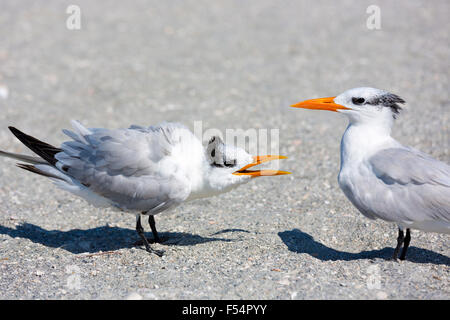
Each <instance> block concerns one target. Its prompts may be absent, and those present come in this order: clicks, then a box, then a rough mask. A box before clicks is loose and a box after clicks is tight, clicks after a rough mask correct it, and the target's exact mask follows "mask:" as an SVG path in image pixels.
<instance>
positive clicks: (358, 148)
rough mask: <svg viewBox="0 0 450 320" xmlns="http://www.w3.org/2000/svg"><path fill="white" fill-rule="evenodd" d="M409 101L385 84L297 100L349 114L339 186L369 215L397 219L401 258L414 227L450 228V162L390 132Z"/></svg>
mask: <svg viewBox="0 0 450 320" xmlns="http://www.w3.org/2000/svg"><path fill="white" fill-rule="evenodd" d="M404 102H405V101H404V100H403V99H402V98H400V97H399V96H397V95H395V94H392V93H389V92H386V91H383V90H379V89H374V88H355V89H350V90H348V91H346V92H344V93H342V94H340V95H338V96H337V97H330V98H320V99H312V100H306V101H303V102H300V103H297V104H294V105H292V107H295V108H305V109H319V110H330V111H335V112H340V113H343V114H345V115H346V116H347V117H348V119H349V125H348V127H347V129H346V130H345V133H344V135H343V137H342V141H341V168H340V172H339V176H338V182H339V186H340V187H341V189H342V190H343V191H344V193H345V195H346V196H347V198H348V199H349V200H350V201H351V202H352V204H353V205H354V206H355V207H356V208H357V209H358V210H359V211H360V212H361V213H362V214H363V215H365V216H366V217H368V218H370V219H376V218H380V219H383V220H386V221H390V222H394V223H396V224H397V226H398V229H399V231H398V238H397V246H396V248H395V250H394V254H393V259H397V257H398V254H399V250H400V248H401V246H402V245H403V250H402V252H401V255H400V259H401V260H404V259H405V256H406V251H407V250H408V246H409V242H410V239H411V235H410V229H419V230H423V231H427V232H439V233H447V234H449V233H450V166H449V165H447V164H445V163H443V162H441V161H438V160H435V159H433V158H432V157H430V156H429V155H427V154H425V153H423V152H421V151H418V150H416V149H413V148H411V147H407V146H403V145H401V144H400V143H399V142H397V141H396V140H394V139H393V138H392V137H391V127H392V125H393V123H394V120H395V119H396V116H397V114H398V113H399V111H400V110H401V107H400V106H399V104H403V103H404ZM405 229H406V236H405V235H404V230H405Z"/></svg>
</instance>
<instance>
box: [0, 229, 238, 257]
mask: <svg viewBox="0 0 450 320" xmlns="http://www.w3.org/2000/svg"><path fill="white" fill-rule="evenodd" d="M0 234H6V235H9V236H10V237H12V238H24V239H28V240H31V241H32V242H34V243H40V244H42V245H44V246H46V247H51V248H61V249H64V250H66V251H69V252H71V253H75V254H78V253H95V252H99V251H114V250H119V249H123V248H131V247H134V246H135V242H136V240H138V238H139V237H138V235H137V233H136V231H135V230H132V229H126V228H120V227H109V226H102V227H97V228H91V229H87V230H81V229H73V230H69V231H60V230H46V229H43V228H41V227H39V226H36V225H34V224H30V223H24V224H21V225H18V226H16V228H15V229H13V228H9V227H5V226H0ZM159 235H160V237H161V238H162V239H168V240H167V241H165V242H163V243H162V244H163V245H168V246H170V245H177V246H193V245H197V244H201V243H205V242H211V241H225V242H231V241H236V240H234V239H225V238H215V237H202V236H199V235H195V234H191V233H185V232H159ZM148 238H149V239H152V236H151V234H150V235H149V237H148Z"/></svg>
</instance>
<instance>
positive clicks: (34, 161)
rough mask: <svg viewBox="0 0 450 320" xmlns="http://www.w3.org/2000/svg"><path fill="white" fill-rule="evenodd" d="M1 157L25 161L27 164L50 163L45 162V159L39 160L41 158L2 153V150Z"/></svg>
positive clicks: (0, 151)
mask: <svg viewBox="0 0 450 320" xmlns="http://www.w3.org/2000/svg"><path fill="white" fill-rule="evenodd" d="M0 156H3V157H7V158H12V159H16V160H19V161H25V162H28V163H32V164H47V163H48V162H47V161H45V160H44V159H42V158H39V157H31V156H27V155H24V154H18V153H12V152H6V151H2V150H0Z"/></svg>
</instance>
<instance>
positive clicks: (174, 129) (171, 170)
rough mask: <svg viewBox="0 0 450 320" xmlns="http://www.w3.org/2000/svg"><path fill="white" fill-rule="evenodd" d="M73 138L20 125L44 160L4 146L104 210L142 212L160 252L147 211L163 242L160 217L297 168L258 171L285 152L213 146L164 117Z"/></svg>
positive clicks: (77, 128) (83, 131)
mask: <svg viewBox="0 0 450 320" xmlns="http://www.w3.org/2000/svg"><path fill="white" fill-rule="evenodd" d="M72 126H73V128H74V130H73V131H69V130H63V132H64V133H65V134H66V135H67V136H69V137H70V138H71V139H72V140H70V141H67V142H64V143H62V145H61V147H59V148H57V147H54V146H52V145H49V144H47V143H45V142H42V141H40V140H38V139H36V138H34V137H32V136H29V135H27V134H25V133H23V132H21V131H19V130H18V129H16V128H13V127H9V128H10V130H11V132H12V133H13V134H14V135H15V136H16V137H17V138H18V139H19V140H20V141H21V142H22V143H23V144H25V145H26V146H27V147H28V148H30V149H31V150H32V151H33V152H34V153H36V154H37V155H38V156H39V157H33V156H28V155H22V154H16V153H10V152H5V151H0V155H2V156H6V157H10V158H14V159H16V160H19V161H21V162H25V163H18V166H19V167H20V168H22V169H25V170H28V171H31V172H33V173H37V174H39V175H42V176H45V177H48V178H50V179H52V180H53V181H54V182H55V184H56V185H57V186H58V187H60V188H62V189H64V190H66V191H70V192H71V193H73V194H75V195H77V196H80V197H82V198H84V199H85V200H87V201H88V202H89V203H91V204H93V205H95V206H97V207H113V208H117V209H119V210H123V211H129V212H133V213H136V231H137V233H138V234H139V236H140V238H141V239H142V241H143V243H144V245H145V247H146V250H147V251H148V252H151V253H155V254H157V255H159V256H161V255H162V253H163V251H159V250H154V249H152V248H151V246H150V244H149V241H148V240H147V239H146V237H145V236H144V229H143V228H142V225H141V214H142V215H148V216H149V224H150V227H151V230H152V233H153V237H154V240H155V241H156V242H159V241H160V238H159V237H158V233H157V231H156V227H155V220H154V215H155V214H158V213H160V212H163V211H165V210H168V209H170V208H174V207H176V206H177V205H179V204H180V203H182V202H184V201H188V200H194V199H198V198H204V197H210V196H213V195H217V194H220V193H224V192H227V191H230V190H231V189H233V188H235V187H237V186H239V185H241V184H243V183H246V182H248V181H250V179H251V178H255V177H260V176H275V175H283V174H288V173H289V172H285V171H278V170H251V168H252V167H254V166H256V165H259V164H261V163H264V162H268V161H271V160H278V159H285V158H286V157H283V156H278V155H266V156H254V157H253V156H251V155H249V154H248V153H247V152H246V151H244V150H243V149H241V148H237V147H234V146H230V145H226V144H224V143H223V141H222V140H221V139H220V137H218V136H215V137H212V138H211V140H210V141H209V143H208V146H207V148H206V149H205V148H204V147H203V145H202V143H201V141H200V140H199V139H197V137H196V136H195V135H194V134H193V133H192V132H191V131H190V130H189V129H187V128H186V127H185V126H183V125H181V124H178V123H168V122H164V123H161V124H159V125H156V126H150V127H141V126H134V125H133V126H131V127H130V128H128V129H115V130H110V129H102V128H95V129H88V128H85V127H84V126H83V125H81V123H79V122H77V121H72Z"/></svg>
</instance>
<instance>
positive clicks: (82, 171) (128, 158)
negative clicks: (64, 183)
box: [55, 121, 190, 214]
mask: <svg viewBox="0 0 450 320" xmlns="http://www.w3.org/2000/svg"><path fill="white" fill-rule="evenodd" d="M72 125H73V127H74V129H75V130H74V131H68V130H64V133H65V134H66V135H68V136H70V137H71V138H72V139H73V140H72V141H68V142H64V143H63V144H62V145H61V149H62V150H63V152H60V153H58V154H57V155H56V156H55V158H56V159H57V160H58V162H57V164H56V166H57V167H58V168H59V169H60V170H61V171H63V172H65V173H66V174H67V175H69V176H70V177H72V178H73V179H75V180H76V181H78V182H79V183H80V185H81V186H83V187H84V188H87V189H89V191H91V192H93V193H95V194H96V195H98V196H101V197H103V198H106V199H108V200H110V202H111V204H112V205H114V206H116V207H119V208H121V209H124V210H136V211H149V213H152V214H156V213H158V212H161V211H163V210H165V209H167V208H169V207H172V206H175V205H177V204H179V203H181V202H182V201H184V200H185V199H186V198H187V197H188V195H189V193H190V184H189V181H188V180H187V178H186V176H185V175H184V174H183V172H182V171H181V170H180V169H179V167H178V164H177V163H176V161H174V159H173V158H172V156H171V153H172V149H173V148H174V147H175V145H176V143H179V141H173V137H174V136H176V135H174V132H176V131H177V130H187V129H185V128H184V127H183V126H181V125H179V124H173V123H163V124H161V125H159V126H154V127H153V126H152V127H149V128H144V127H138V126H132V127H130V128H129V129H117V130H109V129H87V128H85V127H83V126H82V125H81V124H80V123H78V122H75V121H73V122H72ZM178 134H179V132H178Z"/></svg>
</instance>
